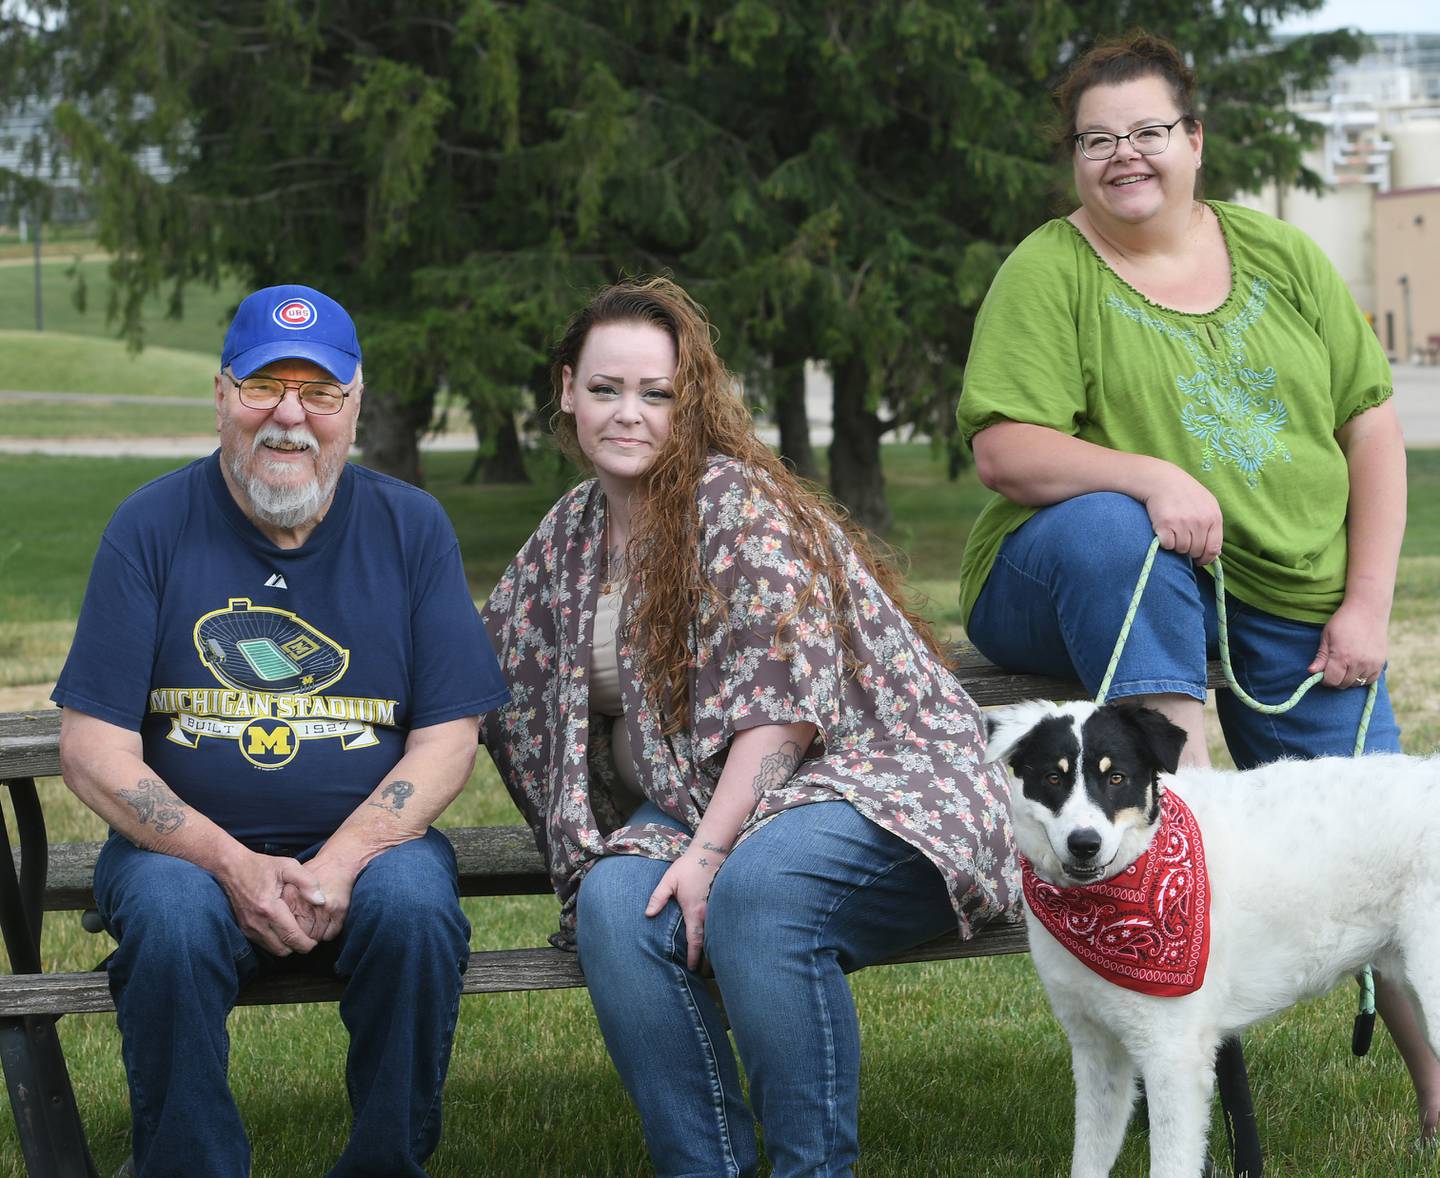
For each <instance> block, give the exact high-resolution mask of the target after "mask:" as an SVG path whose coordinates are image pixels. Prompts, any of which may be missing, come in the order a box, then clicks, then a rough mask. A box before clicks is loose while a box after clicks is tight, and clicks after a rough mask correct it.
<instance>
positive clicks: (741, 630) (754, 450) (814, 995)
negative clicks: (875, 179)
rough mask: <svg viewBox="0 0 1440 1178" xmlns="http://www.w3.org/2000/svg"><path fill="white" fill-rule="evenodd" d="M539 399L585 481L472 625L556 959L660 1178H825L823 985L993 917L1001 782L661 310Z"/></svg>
mask: <svg viewBox="0 0 1440 1178" xmlns="http://www.w3.org/2000/svg"><path fill="white" fill-rule="evenodd" d="M552 377H553V384H554V389H555V395H556V398H557V401H558V407H559V412H558V413H557V415H556V420H555V425H556V433H557V435H558V437H559V440H560V443H561V445H562V447H563V448H564V449H565V450H566V452H567V453H568V454H570V456H571V457H572V458H574V459H575V460H576V462H577V463H578V464H579V465H580V466H581V467H582V468H586V469H589V470H590V471H592V472H593V474H594V478H592V479H590V480H589V481H587V482H584V483H582V484H581V485H580V486H578V487H576V488H575V489H574V490H572V491H571V492H569V493H568V494H566V495H565V496H564V497H563V498H562V499H561V500H560V501H559V502H558V503H557V504H556V505H555V507H554V508H553V509H552V510H551V511H550V513H549V515H548V516H547V517H546V518H545V520H544V521H543V522H542V523H541V525H540V527H539V529H538V530H537V531H536V532H535V534H534V536H533V537H532V538H531V539H530V541H529V542H528V543H527V544H526V545H525V547H524V548H523V549H522V550H521V551H520V553H519V555H518V556H517V557H516V558H515V560H514V562H513V563H512V564H511V566H510V568H509V570H508V571H507V572H506V574H505V576H504V577H503V578H502V579H501V581H500V584H499V585H498V586H497V587H496V589H495V592H494V593H493V594H492V595H491V596H490V599H489V601H488V603H487V605H486V608H485V623H486V626H487V628H488V629H489V632H490V635H491V637H492V639H493V640H494V642H495V644H496V649H497V650H498V651H499V653H500V661H501V665H502V667H504V669H505V673H506V676H507V678H508V680H509V684H510V689H511V692H512V694H513V703H512V704H511V705H510V706H509V707H508V708H506V709H504V710H502V711H500V712H496V713H492V714H491V715H490V716H489V717H487V720H486V724H485V743H486V745H487V746H488V748H489V750H490V753H491V755H492V757H493V758H494V760H495V763H496V765H497V766H498V767H499V770H500V774H501V776H502V777H503V778H504V780H505V783H506V785H507V786H508V788H509V789H510V792H511V794H512V795H513V796H514V798H515V800H516V803H517V804H518V805H519V806H520V808H521V810H523V811H524V813H525V816H526V818H527V819H528V821H529V823H530V825H531V827H532V829H533V830H534V832H535V837H536V841H537V842H538V844H539V846H540V850H541V853H542V854H543V855H544V856H545V859H546V863H547V865H548V867H549V871H550V875H551V879H552V881H553V883H554V886H555V891H556V894H557V896H558V897H559V899H560V901H561V905H562V907H561V931H560V933H559V934H558V935H557V937H556V938H555V939H556V941H557V943H560V944H567V945H576V946H577V947H578V950H579V953H580V962H581V965H582V966H583V968H584V970H585V975H586V980H587V983H588V985H589V989H590V996H591V999H592V1001H593V1003H594V1006H595V1011H596V1015H597V1016H598V1019H599V1023H600V1028H601V1031H602V1032H603V1034H604V1037H605V1042H606V1046H607V1047H608V1048H609V1050H610V1055H611V1058H612V1059H613V1060H614V1061H615V1065H616V1067H617V1069H618V1070H619V1072H620V1075H621V1079H622V1080H623V1081H624V1083H625V1086H626V1088H627V1089H628V1091H629V1092H630V1095H631V1097H632V1098H633V1099H634V1101H635V1103H636V1105H637V1107H638V1108H639V1111H640V1116H641V1120H642V1122H643V1124H644V1129H645V1137H646V1141H647V1144H648V1146H649V1149H650V1154H651V1158H652V1161H653V1163H654V1165H655V1168H656V1170H657V1171H658V1172H659V1173H661V1174H686V1175H699V1174H727V1175H734V1174H751V1173H754V1172H755V1170H756V1167H757V1165H758V1159H757V1150H756V1141H755V1132H754V1130H755V1121H756V1119H757V1117H758V1119H759V1120H761V1121H763V1123H764V1126H765V1142H766V1150H767V1153H768V1155H769V1159H770V1162H771V1164H772V1166H773V1172H774V1173H775V1174H776V1175H789V1174H802V1173H803V1174H840V1173H848V1172H849V1170H850V1167H851V1166H852V1165H853V1163H854V1161H855V1159H856V1157H857V1155H858V1143H857V1112H858V1088H859V1070H860V1060H859V1029H858V1025H857V1022H856V1016H855V1009H854V1002H853V999H852V997H851V995H850V991H849V987H848V986H847V984H846V982H845V977H844V975H845V973H846V972H848V971H851V970H854V969H858V968H860V967H861V966H864V965H867V964H870V963H872V962H876V961H880V960H883V959H884V958H886V957H889V956H892V955H894V954H896V953H899V952H901V951H902V950H904V949H906V948H909V947H911V946H913V945H916V944H918V943H920V942H923V941H926V940H928V939H930V938H932V937H935V936H936V935H938V934H940V933H942V932H944V931H946V930H947V929H949V928H954V927H957V926H958V928H959V929H960V932H961V934H962V935H969V934H970V932H971V931H972V930H973V929H975V928H977V927H979V926H980V925H982V924H983V923H985V922H986V921H988V920H990V919H992V918H994V917H997V916H1000V915H1002V914H1009V913H1010V912H1011V911H1012V906H1013V903H1014V901H1015V898H1016V895H1017V892H1016V889H1015V886H1014V885H1015V858H1014V849H1013V843H1012V838H1011V832H1010V824H1009V814H1008V793H1007V787H1006V784H1005V779H1004V777H1003V775H1002V774H1001V773H1000V772H999V771H998V770H997V769H996V768H994V767H991V766H988V765H986V764H984V763H983V762H982V755H983V748H984V741H983V729H982V727H981V717H980V713H979V710H978V709H977V708H976V707H975V705H974V704H973V703H972V702H971V700H970V699H969V698H968V697H967V696H966V694H965V692H964V691H963V689H962V688H961V687H960V685H959V683H958V682H957V681H956V680H955V678H954V677H953V676H952V675H951V674H950V672H949V671H948V670H947V669H946V668H945V665H944V663H943V662H942V661H941V659H940V657H939V655H938V654H937V652H936V650H935V647H934V644H933V641H932V639H931V638H930V635H929V633H928V631H927V629H926V627H925V626H924V624H923V623H922V622H921V621H919V620H918V619H917V618H915V617H914V616H913V615H912V614H911V613H910V612H909V611H908V610H906V608H905V607H904V606H903V605H902V604H901V603H900V593H899V585H898V578H897V577H896V575H895V573H894V572H893V570H891V569H890V568H889V567H888V566H887V565H886V564H884V563H883V562H882V561H880V560H878V559H876V557H875V555H874V554H873V552H872V551H871V549H870V546H869V545H868V543H867V542H866V541H865V539H864V538H863V536H861V535H860V534H859V533H858V532H857V531H856V530H854V529H853V528H850V527H848V526H847V525H845V523H844V522H843V521H842V520H841V519H840V517H839V516H838V514H837V513H836V511H835V509H834V508H833V507H832V506H831V505H830V504H828V503H827V502H825V501H824V500H823V499H822V498H820V497H819V496H818V495H817V494H816V493H815V492H814V491H813V490H811V489H810V488H808V487H807V486H805V485H804V484H802V483H801V482H800V481H799V480H798V479H796V478H795V476H794V475H793V474H792V473H791V472H790V471H789V470H788V469H787V468H786V467H785V466H784V465H783V464H782V463H781V462H780V461H779V460H778V459H777V458H776V457H775V456H774V455H773V454H772V453H771V452H770V450H769V449H768V448H767V447H766V446H765V445H764V444H763V443H762V442H761V441H760V440H759V439H758V438H757V437H756V435H755V432H754V429H753V426H752V424H751V420H750V416H749V413H748V412H747V410H746V408H745V406H744V404H743V402H742V401H741V399H740V396H739V393H738V387H737V383H736V381H735V379H734V378H733V377H732V376H731V375H730V374H729V373H728V372H727V371H726V370H725V368H724V366H723V364H722V363H721V361H720V359H719V357H718V356H717V355H716V353H715V349H714V345H713V343H712V340H711V330H710V325H709V324H708V322H707V321H706V319H705V316H704V313H703V312H702V310H701V309H700V308H699V307H698V306H697V305H696V304H695V303H694V302H693V301H692V300H691V299H690V298H689V297H688V296H687V295H686V293H685V292H684V291H683V290H681V289H680V288H679V287H678V286H676V285H675V284H674V283H673V282H670V281H668V280H665V279H659V278H656V279H649V280H646V281H634V282H626V283H621V284H618V285H616V286H611V287H607V288H605V289H603V290H601V291H600V292H599V293H598V294H596V295H595V297H594V298H592V299H591V300H590V302H589V303H588V304H587V305H586V306H585V308H584V309H583V310H581V311H580V312H579V313H578V314H577V315H576V316H575V317H574V319H572V320H571V322H570V324H569V326H568V327H567V329H566V331H565V333H564V336H563V337H562V339H561V340H560V342H559V345H558V346H557V348H556V353H555V361H554V366H553V369H552ZM825 803H828V804H825ZM703 962H708V964H709V966H710V967H711V968H712V969H713V971H714V978H715V981H716V983H717V984H718V986H719V989H720V991H721V993H722V995H723V997H724V1002H725V1013H726V1014H728V1016H729V1021H730V1026H731V1028H732V1029H733V1031H734V1035H735V1041H736V1045H737V1046H738V1049H739V1053H740V1057H741V1059H742V1061H743V1063H744V1066H745V1070H746V1072H747V1074H748V1076H749V1081H750V1095H751V1099H752V1101H753V1104H754V1107H755V1114H754V1115H752V1113H751V1111H750V1108H749V1107H747V1105H746V1103H745V1099H744V1095H743V1092H742V1089H741V1084H740V1076H739V1071H738V1069H737V1067H736V1063H735V1058H734V1055H733V1054H732V1052H731V1049H730V1045H729V1044H728V1043H727V1041H726V1036H725V1017H724V1015H722V1013H721V1011H720V1009H719V1007H718V1005H717V1004H716V1002H715V1001H714V999H713V997H712V995H711V992H710V991H709V989H707V985H706V981H705V979H704V977H703V976H702V972H701V970H702V963H703Z"/></svg>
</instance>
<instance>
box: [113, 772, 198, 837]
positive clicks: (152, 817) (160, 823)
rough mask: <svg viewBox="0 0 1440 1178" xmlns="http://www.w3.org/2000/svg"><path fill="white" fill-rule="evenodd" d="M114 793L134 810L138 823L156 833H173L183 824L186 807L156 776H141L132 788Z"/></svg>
mask: <svg viewBox="0 0 1440 1178" xmlns="http://www.w3.org/2000/svg"><path fill="white" fill-rule="evenodd" d="M116 793H117V794H118V795H119V797H120V800H121V801H122V802H125V803H126V804H127V805H128V806H129V807H130V808H131V809H132V810H134V811H135V817H136V818H138V819H140V824H141V825H142V826H148V827H152V828H153V829H154V831H155V833H156V834H174V833H175V832H176V831H177V830H179V829H180V828H181V827H182V826H184V825H185V811H186V809H188V807H187V806H186V805H185V803H184V802H182V801H181V800H180V799H179V798H177V797H176V796H175V794H174V793H173V792H172V791H171V789H170V787H169V786H168V785H166V784H165V783H164V782H163V781H161V780H160V779H159V778H158V777H142V778H141V779H140V780H139V781H137V782H136V783H135V788H134V789H122V790H117V791H116Z"/></svg>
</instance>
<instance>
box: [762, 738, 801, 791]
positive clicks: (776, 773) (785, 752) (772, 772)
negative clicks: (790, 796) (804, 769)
mask: <svg viewBox="0 0 1440 1178" xmlns="http://www.w3.org/2000/svg"><path fill="white" fill-rule="evenodd" d="M804 759H805V750H804V749H802V748H801V747H800V745H799V743H798V742H797V741H793V740H787V741H786V742H785V743H784V744H782V745H781V746H780V747H779V748H778V749H777V750H776V751H775V752H773V753H771V754H769V755H768V756H766V757H764V758H763V759H762V760H761V761H760V772H758V773H757V774H755V780H754V781H752V782H751V783H750V788H751V789H753V790H754V791H755V800H756V801H757V802H758V801H759V800H760V799H761V798H762V797H764V796H765V792H766V790H770V789H774V788H775V787H776V786H779V785H784V784H785V783H786V782H787V781H789V780H790V777H791V775H792V774H793V773H794V772H795V767H796V766H797V765H799V764H800V762H801V761H803V760H804Z"/></svg>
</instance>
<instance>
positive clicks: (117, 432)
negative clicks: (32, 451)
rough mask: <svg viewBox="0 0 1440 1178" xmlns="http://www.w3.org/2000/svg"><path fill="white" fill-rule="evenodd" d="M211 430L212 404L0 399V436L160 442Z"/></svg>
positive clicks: (213, 423) (212, 426)
mask: <svg viewBox="0 0 1440 1178" xmlns="http://www.w3.org/2000/svg"><path fill="white" fill-rule="evenodd" d="M214 431H215V408H214V406H213V405H175V406H173V407H171V406H166V405H127V404H123V403H118V404H117V403H115V402H111V401H106V400H104V399H103V398H97V399H96V400H95V403H94V404H85V403H80V402H75V401H48V400H47V401H38V400H37V401H8V400H0V438H44V439H55V438H88V437H95V436H97V435H103V436H104V437H105V438H163V437H167V436H170V435H182V434H208V433H213V432H214Z"/></svg>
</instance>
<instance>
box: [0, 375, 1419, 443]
mask: <svg viewBox="0 0 1440 1178" xmlns="http://www.w3.org/2000/svg"><path fill="white" fill-rule="evenodd" d="M96 395H97V394H87V393H5V392H0V401H5V400H17V399H20V398H25V399H34V398H37V397H39V398H48V397H55V398H60V399H64V400H86V399H88V400H93V399H94V397H95V396H96ZM107 399H108V400H111V401H117V402H124V403H125V404H141V403H145V404H150V403H154V404H164V405H176V404H187V403H189V402H190V398H181V397H142V396H125V397H110V398H107ZM195 403H197V404H206V405H208V404H210V398H209V397H204V398H196V399H195ZM1395 409H1396V411H1397V412H1398V413H1399V414H1400V424H1401V425H1402V426H1403V427H1404V430H1405V441H1406V444H1407V445H1409V446H1412V447H1420V448H1429V447H1437V446H1440V368H1437V367H1424V366H1421V365H1416V364H1401V365H1396V367H1395ZM813 412H814V406H812V414H813ZM760 433H761V436H762V437H765V438H766V440H767V441H771V442H773V441H774V440H775V439H774V434H773V431H772V430H770V429H767V428H762V429H761V430H760ZM811 440H812V441H813V442H814V443H815V445H817V446H823V445H826V444H827V443H828V442H829V441H830V428H829V423H828V422H822V421H814V420H812V424H811ZM216 445H217V442H216V439H215V435H214V434H201V435H186V436H176V437H148V438H0V454H52V455H58V456H67V455H69V456H80V457H95V458H102V457H114V456H116V455H125V456H135V457H154V458H198V457H199V456H200V455H202V454H208V453H210V451H211V450H213V449H215V447H216ZM474 448H475V436H474V434H472V433H470V432H468V431H463V430H462V431H458V432H455V433H447V434H441V435H438V436H434V437H429V438H426V439H424V440H423V441H422V442H421V443H420V449H421V450H462V451H463V450H473V449H474Z"/></svg>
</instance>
